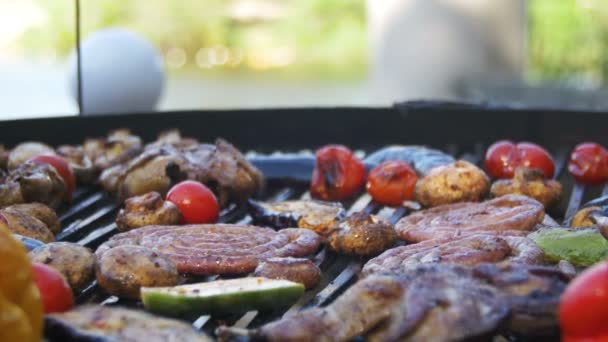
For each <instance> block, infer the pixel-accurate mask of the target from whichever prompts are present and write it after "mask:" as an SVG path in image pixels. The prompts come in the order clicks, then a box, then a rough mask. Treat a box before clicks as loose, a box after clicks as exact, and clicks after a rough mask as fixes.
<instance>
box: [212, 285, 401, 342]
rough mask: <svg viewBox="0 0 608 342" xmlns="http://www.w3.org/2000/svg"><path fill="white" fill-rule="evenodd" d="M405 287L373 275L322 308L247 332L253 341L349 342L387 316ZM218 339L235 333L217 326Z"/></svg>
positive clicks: (224, 338) (226, 337)
mask: <svg viewBox="0 0 608 342" xmlns="http://www.w3.org/2000/svg"><path fill="white" fill-rule="evenodd" d="M403 293H404V289H403V287H402V285H401V283H400V282H399V280H398V279H396V278H394V277H388V276H374V277H369V278H366V279H364V280H361V281H359V282H357V283H356V284H354V285H353V286H351V287H350V288H349V289H348V290H346V291H345V292H344V294H342V295H341V296H340V297H338V298H337V299H336V300H335V301H334V302H333V303H331V304H330V305H329V306H327V307H324V308H314V309H309V310H305V311H301V312H299V313H297V314H295V315H293V316H290V317H286V318H283V319H280V320H278V321H275V322H272V323H269V324H266V325H264V326H262V327H260V328H258V329H255V330H251V331H248V332H247V335H248V336H249V337H251V338H252V339H253V340H264V341H271V342H272V341H299V342H307V341H311V342H325V341H327V342H330V341H336V342H339V341H350V340H351V339H352V338H353V337H355V336H359V335H362V334H364V333H365V332H367V331H369V330H370V329H371V328H373V327H374V326H376V325H377V324H378V323H380V322H381V321H383V320H385V319H386V318H388V317H389V315H390V313H391V310H390V308H391V306H394V305H395V304H396V303H399V301H400V299H401V297H402V296H403ZM217 333H218V336H219V338H220V340H228V338H229V337H231V335H232V334H233V333H234V331H232V330H231V329H230V328H223V327H220V328H219V329H218V331H217Z"/></svg>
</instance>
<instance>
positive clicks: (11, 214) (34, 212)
mask: <svg viewBox="0 0 608 342" xmlns="http://www.w3.org/2000/svg"><path fill="white" fill-rule="evenodd" d="M0 218H1V219H0V225H3V226H5V227H6V228H7V229H8V230H10V231H11V232H13V233H15V234H19V235H23V236H25V237H29V238H32V239H36V240H40V241H42V242H51V241H55V236H54V235H53V233H57V232H59V230H60V223H59V220H58V219H57V215H56V214H55V213H54V212H53V211H52V210H51V209H50V208H49V207H47V206H45V205H43V204H40V203H30V204H16V205H12V206H9V207H6V208H3V209H0Z"/></svg>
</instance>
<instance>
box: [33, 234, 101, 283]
mask: <svg viewBox="0 0 608 342" xmlns="http://www.w3.org/2000/svg"><path fill="white" fill-rule="evenodd" d="M29 257H30V260H32V262H40V263H43V264H47V265H49V266H50V267H52V268H54V269H55V270H57V271H58V272H59V273H61V274H62V275H63V276H64V277H65V279H66V280H67V281H68V284H70V287H71V288H72V289H73V290H74V291H79V290H82V289H83V288H84V287H86V286H87V285H88V284H89V283H90V282H91V281H92V280H93V272H94V269H95V258H94V256H93V253H92V252H91V251H90V250H89V249H88V248H86V247H83V246H80V245H78V244H75V243H70V242H51V243H48V244H46V245H43V246H40V247H38V248H36V249H34V250H33V251H31V252H29Z"/></svg>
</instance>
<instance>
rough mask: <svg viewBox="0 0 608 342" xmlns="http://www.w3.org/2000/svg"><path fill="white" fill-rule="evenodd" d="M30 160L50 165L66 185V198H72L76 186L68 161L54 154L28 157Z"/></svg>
mask: <svg viewBox="0 0 608 342" xmlns="http://www.w3.org/2000/svg"><path fill="white" fill-rule="evenodd" d="M30 161H32V162H35V163H41V164H49V165H51V166H52V167H53V168H54V169H55V171H57V173H58V174H59V175H60V176H61V178H62V179H63V182H64V183H65V186H66V190H67V191H66V192H67V194H68V199H70V198H72V192H73V191H74V189H75V188H76V178H75V177H74V172H73V171H72V167H71V166H70V164H68V162H66V161H65V159H63V158H61V157H60V156H56V155H54V154H42V155H39V156H36V157H34V158H32V159H30Z"/></svg>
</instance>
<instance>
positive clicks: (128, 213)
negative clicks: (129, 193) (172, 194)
mask: <svg viewBox="0 0 608 342" xmlns="http://www.w3.org/2000/svg"><path fill="white" fill-rule="evenodd" d="M179 219H180V213H179V209H177V207H176V206H175V204H173V203H171V202H168V201H164V200H163V198H162V197H161V195H160V194H159V193H158V192H149V193H147V194H145V195H141V196H136V197H131V198H129V199H127V200H126V201H125V207H124V209H121V210H120V212H119V213H118V216H117V217H116V226H117V227H118V230H119V231H121V232H126V231H128V230H131V229H135V228H140V227H144V226H151V225H157V226H170V225H176V224H178V223H179Z"/></svg>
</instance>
